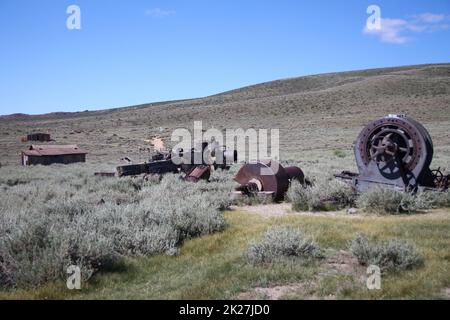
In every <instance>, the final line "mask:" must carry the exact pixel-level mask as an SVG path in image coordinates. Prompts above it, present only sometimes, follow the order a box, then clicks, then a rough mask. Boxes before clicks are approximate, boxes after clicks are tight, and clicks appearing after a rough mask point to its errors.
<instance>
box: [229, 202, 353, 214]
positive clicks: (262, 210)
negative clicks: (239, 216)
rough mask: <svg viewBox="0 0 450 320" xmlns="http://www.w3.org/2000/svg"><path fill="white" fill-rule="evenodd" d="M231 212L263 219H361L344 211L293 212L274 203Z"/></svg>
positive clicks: (283, 205)
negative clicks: (308, 217)
mask: <svg viewBox="0 0 450 320" xmlns="http://www.w3.org/2000/svg"><path fill="white" fill-rule="evenodd" d="M232 209H233V210H239V211H245V212H248V213H251V214H257V215H260V216H262V217H265V218H272V217H281V216H286V215H295V216H316V217H345V218H355V217H361V214H360V213H356V214H348V213H347V211H346V210H341V211H327V212H295V211H293V210H292V205H291V204H290V203H275V204H265V205H255V206H242V207H232Z"/></svg>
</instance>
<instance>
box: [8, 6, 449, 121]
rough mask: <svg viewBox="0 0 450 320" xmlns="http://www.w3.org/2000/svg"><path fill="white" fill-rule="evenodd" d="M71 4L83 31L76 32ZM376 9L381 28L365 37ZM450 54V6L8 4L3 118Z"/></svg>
mask: <svg viewBox="0 0 450 320" xmlns="http://www.w3.org/2000/svg"><path fill="white" fill-rule="evenodd" d="M72 4H75V5H78V6H79V7H80V9H81V30H69V29H67V27H66V20H67V18H68V17H69V15H68V14H67V13H66V9H67V7H68V6H69V5H72ZM371 4H376V5H378V6H379V7H380V8H381V17H382V29H381V30H376V31H370V30H364V28H365V25H366V20H367V18H368V17H369V15H368V14H367V13H366V10H367V7H368V6H369V5H371ZM449 57H450V0H433V1H425V0H424V1H414V0H396V1H384V0H383V1H381V0H371V1H364V0H359V1H356V0H346V1H331V0H330V1H320V0H315V1H299V0H293V1H287V0H286V1H283V0H281V1H262V0H257V1H256V0H240V1H238V0H215V1H212V0H184V1H182V0H178V1H168V0H166V1H150V0H149V1H144V0H129V1H124V0H115V1H107V0H95V1H92V0H71V1H65V0H40V1H32V0H30V1H25V0H0V114H11V113H18V112H20V113H29V114H40V113H47V112H54V111H83V110H87V109H88V110H96V109H103V108H112V107H121V106H128V105H134V104H141V103H148V102H154V101H163V100H174V99H182V98H193V97H200V96H206V95H210V94H215V93H219V92H222V91H226V90H230V89H234V88H238V87H241V86H244V85H250V84H255V83H260V82H264V81H270V80H275V79H279V78H286V77H294V76H301V75H308V74H317V73H324V72H334V71H346V70H354V69H366V68H374V67H385V66H397V65H409V64H422V63H438V62H450V61H449V60H450V59H449Z"/></svg>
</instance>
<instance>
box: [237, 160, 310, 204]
mask: <svg viewBox="0 0 450 320" xmlns="http://www.w3.org/2000/svg"><path fill="white" fill-rule="evenodd" d="M234 180H235V181H236V182H238V183H239V184H240V186H239V187H237V188H236V192H235V194H234V197H238V196H240V195H245V196H258V195H260V196H261V195H263V196H271V197H273V199H274V200H275V201H279V200H282V199H283V198H284V195H285V194H286V191H287V190H288V188H289V184H290V182H291V181H292V180H298V181H300V183H302V184H303V183H304V181H305V176H304V174H303V172H302V170H301V169H300V168H298V167H287V168H283V166H281V164H279V163H278V162H276V161H274V160H267V161H255V162H250V163H247V164H245V165H244V166H243V167H242V168H241V169H240V170H239V172H238V173H237V174H236V176H235V178H234Z"/></svg>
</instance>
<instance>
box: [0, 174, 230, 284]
mask: <svg viewBox="0 0 450 320" xmlns="http://www.w3.org/2000/svg"><path fill="white" fill-rule="evenodd" d="M96 169H97V168H96ZM2 170H3V168H2ZM8 170H9V168H7V170H5V176H2V178H1V179H3V180H0V183H2V184H4V185H6V184H7V181H8V179H14V177H17V178H18V179H27V181H28V182H27V183H22V184H15V185H13V186H8V187H7V188H6V189H4V190H5V191H4V192H2V193H1V194H0V202H1V203H2V205H1V206H0V286H3V287H27V286H37V285H41V284H43V283H45V282H47V281H52V280H56V279H58V278H65V277H66V276H67V274H66V269H67V267H68V266H70V265H73V264H75V265H78V266H79V267H80V268H81V270H82V276H83V278H84V279H85V280H87V279H89V278H90V277H91V276H92V275H93V274H94V273H95V272H97V271H101V270H110V269H112V268H115V267H116V266H119V265H120V266H121V257H123V256H132V255H154V254H160V253H168V254H173V253H175V252H176V249H177V246H179V245H180V244H181V243H182V242H183V241H185V240H186V239H188V238H192V237H197V236H201V235H205V234H209V233H213V232H217V231H220V230H222V229H223V228H224V226H225V219H224V216H223V210H224V209H226V208H228V207H229V205H230V204H229V192H230V190H231V188H232V184H231V183H228V184H227V183H223V182H222V181H221V180H223V179H225V175H226V174H225V173H220V172H215V173H213V176H212V182H211V183H206V182H199V183H196V184H194V183H187V182H184V181H181V180H180V179H179V175H166V176H164V177H163V179H162V180H161V181H160V179H148V180H144V179H143V178H142V177H138V178H134V179H133V178H124V179H116V178H99V177H94V176H93V174H92V172H89V171H88V170H87V169H85V168H84V167H82V166H77V165H75V166H51V167H32V168H15V171H8ZM2 173H3V172H2ZM30 177H32V179H31V178H30Z"/></svg>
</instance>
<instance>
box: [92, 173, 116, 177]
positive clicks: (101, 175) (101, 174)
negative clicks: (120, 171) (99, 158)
mask: <svg viewBox="0 0 450 320" xmlns="http://www.w3.org/2000/svg"><path fill="white" fill-rule="evenodd" d="M94 176H96V177H115V176H116V173H115V172H94Z"/></svg>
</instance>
